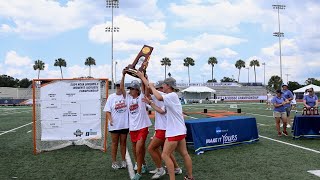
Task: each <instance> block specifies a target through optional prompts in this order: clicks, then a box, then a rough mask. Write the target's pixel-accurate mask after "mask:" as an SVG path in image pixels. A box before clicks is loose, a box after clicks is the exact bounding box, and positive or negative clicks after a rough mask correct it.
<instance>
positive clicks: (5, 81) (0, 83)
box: [0, 74, 19, 87]
mask: <svg viewBox="0 0 320 180" xmlns="http://www.w3.org/2000/svg"><path fill="white" fill-rule="evenodd" d="M18 82H19V80H18V79H15V78H13V77H11V76H8V75H5V74H3V75H1V76H0V87H17V86H18V85H17V83H18Z"/></svg>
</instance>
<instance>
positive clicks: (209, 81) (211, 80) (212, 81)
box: [207, 78, 217, 83]
mask: <svg viewBox="0 0 320 180" xmlns="http://www.w3.org/2000/svg"><path fill="white" fill-rule="evenodd" d="M214 82H217V80H216V79H215V78H214V79H210V80H208V81H207V83H214Z"/></svg>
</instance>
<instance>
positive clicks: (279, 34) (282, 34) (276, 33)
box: [272, 4, 286, 80]
mask: <svg viewBox="0 0 320 180" xmlns="http://www.w3.org/2000/svg"><path fill="white" fill-rule="evenodd" d="M272 7H273V9H277V10H278V25H279V31H278V32H274V33H273V36H276V37H278V38H279V50H280V53H279V54H280V78H281V80H283V79H282V59H281V56H282V55H281V37H283V36H284V33H283V32H281V30H280V9H285V8H286V6H285V5H280V4H276V5H272Z"/></svg>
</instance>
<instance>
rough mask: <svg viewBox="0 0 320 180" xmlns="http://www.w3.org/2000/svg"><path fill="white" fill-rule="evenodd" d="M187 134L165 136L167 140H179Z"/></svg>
mask: <svg viewBox="0 0 320 180" xmlns="http://www.w3.org/2000/svg"><path fill="white" fill-rule="evenodd" d="M186 136H187V135H185V134H182V135H178V136H172V137H167V139H168V141H181V140H182V139H184V138H185V137H186Z"/></svg>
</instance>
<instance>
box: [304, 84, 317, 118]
mask: <svg viewBox="0 0 320 180" xmlns="http://www.w3.org/2000/svg"><path fill="white" fill-rule="evenodd" d="M308 93H309V94H308V95H306V96H304V97H303V104H304V108H303V111H304V112H306V113H307V114H314V112H315V111H316V112H315V114H318V113H317V112H318V96H316V95H315V94H314V90H313V88H310V89H308Z"/></svg>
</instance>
